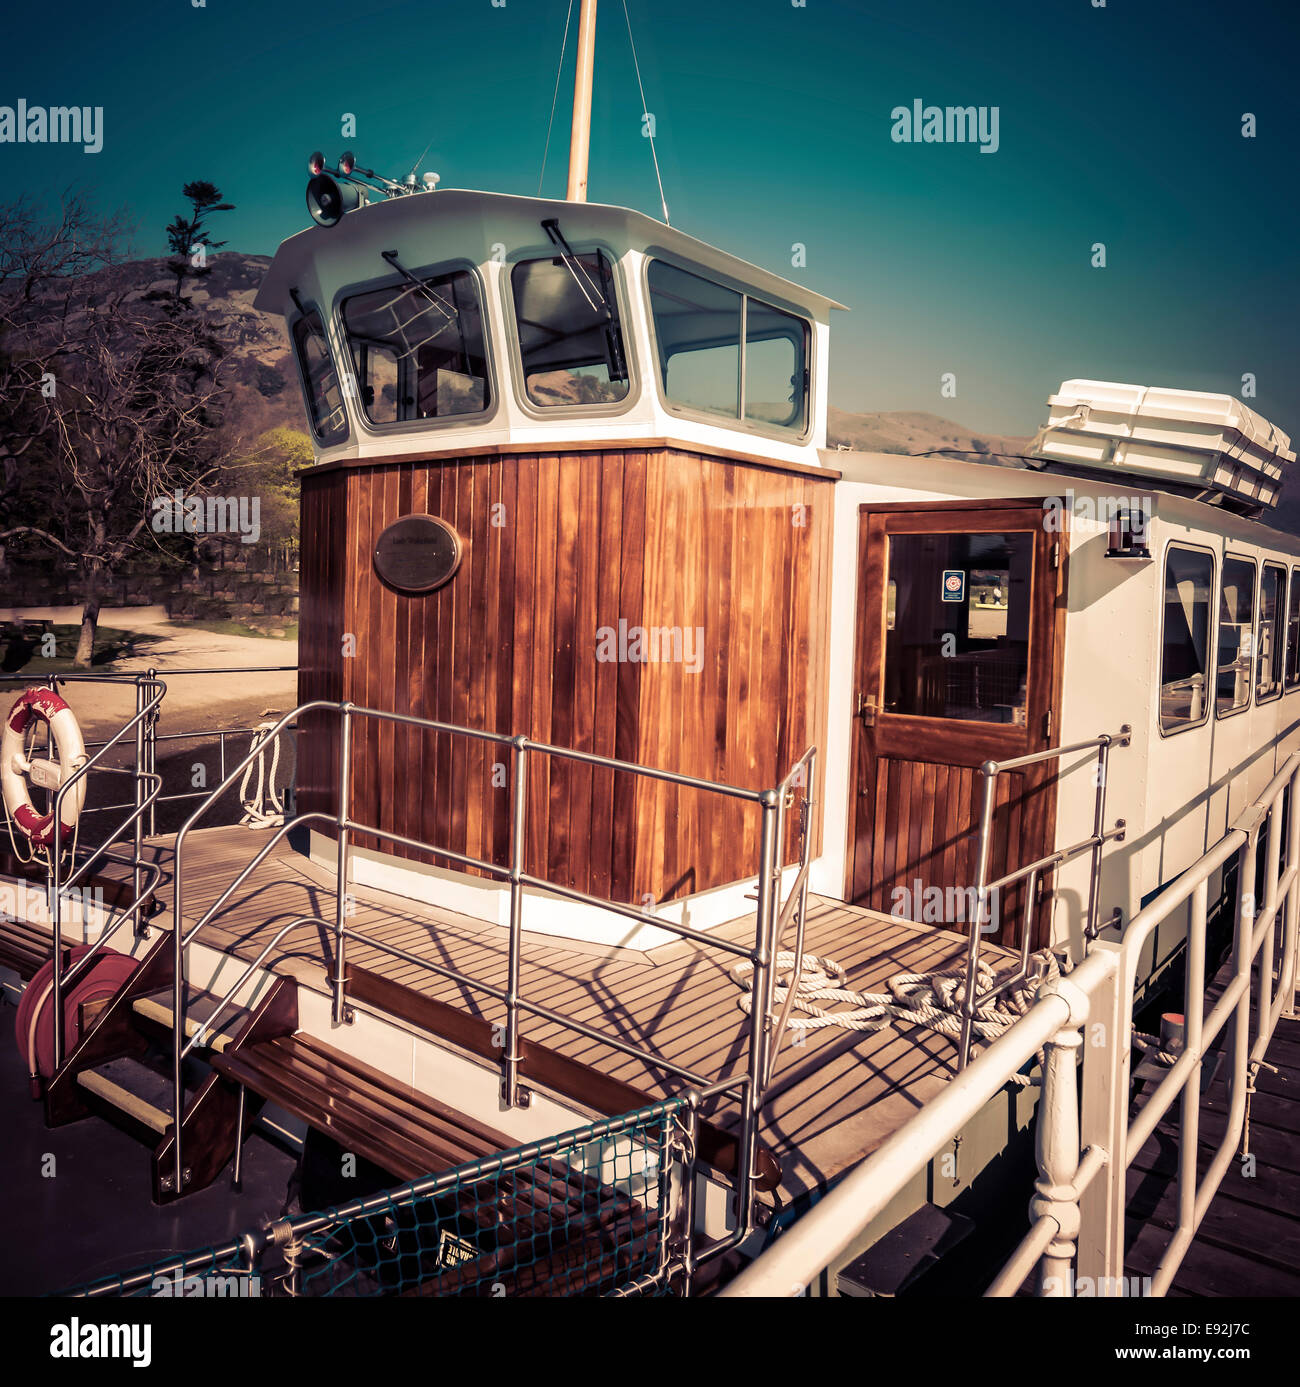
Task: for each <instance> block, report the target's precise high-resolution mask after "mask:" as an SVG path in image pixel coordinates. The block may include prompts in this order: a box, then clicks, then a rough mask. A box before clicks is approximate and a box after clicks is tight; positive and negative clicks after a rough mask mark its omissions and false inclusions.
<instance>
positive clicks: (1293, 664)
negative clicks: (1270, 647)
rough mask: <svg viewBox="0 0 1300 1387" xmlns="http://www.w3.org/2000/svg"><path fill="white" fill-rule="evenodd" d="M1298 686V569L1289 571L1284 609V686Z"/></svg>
mask: <svg viewBox="0 0 1300 1387" xmlns="http://www.w3.org/2000/svg"><path fill="white" fill-rule="evenodd" d="M1297 685H1300V568H1293V569H1292V570H1291V587H1290V591H1289V594H1288V598H1287V609H1286V686H1287V688H1288V689H1294V688H1295V687H1296V686H1297Z"/></svg>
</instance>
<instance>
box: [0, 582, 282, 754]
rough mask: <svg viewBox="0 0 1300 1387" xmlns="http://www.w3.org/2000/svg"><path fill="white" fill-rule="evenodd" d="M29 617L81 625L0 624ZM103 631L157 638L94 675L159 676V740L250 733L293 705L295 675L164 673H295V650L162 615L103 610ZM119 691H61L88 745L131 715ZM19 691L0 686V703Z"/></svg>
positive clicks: (51, 610)
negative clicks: (150, 672) (169, 735)
mask: <svg viewBox="0 0 1300 1387" xmlns="http://www.w3.org/2000/svg"><path fill="white" fill-rule="evenodd" d="M24 617H27V618H31V619H36V620H48V621H53V622H55V623H57V624H59V625H75V624H76V623H77V622H79V621H80V620H81V610H80V608H78V607H0V621H11V620H21V619H22V618H24ZM100 624H101V625H103V626H112V627H116V628H117V629H119V630H123V631H147V632H156V633H157V635H158V636H159V637H160V639H159V641H158V642H157V644H155V645H152V646H151V647H150V649H149V652H148V654H147V655H146V656H144V657H143V658H138V659H127V660H120V661H117V662H116V663H114V664H113V665H111V666H108V665H105V666H101V667H98V668H97V669H96V671H95V672H96V673H113V674H120V673H123V672H133V671H136V670H144V669H148V668H150V667H151V666H152V667H154V668H156V669H158V670H159V671H160V672H163V673H162V677H163V679H164V680H165V681H166V683H167V697H166V699H165V701H164V703H163V713H162V720H161V725H160V728H159V730H160V731H162V732H189V731H199V730H205V731H206V730H207V729H209V728H220V727H247V726H249V725H251V724H252V723H256V722H259V721H260V720H261V719H262V718H263V717H266V716H269V715H272V714H275V715H278V714H280V713H287V712H288V711H289V710H290V709H291V708H293V707H294V706H295V704H296V703H297V685H298V677H297V675H296V674H295V673H294V672H293V671H292V670H287V671H282V672H274V673H261V674H219V675H207V674H183V673H176V674H174V675H171V676H169V675H168V674H167V673H166V672H165V671H167V670H173V671H181V670H186V669H214V668H229V667H231V666H240V667H261V666H268V665H296V664H297V663H298V643H297V642H296V641H289V640H270V639H266V638H262V637H256V636H232V635H218V634H216V633H215V632H212V631H202V630H198V629H195V628H191V627H185V626H173V625H171V624H170V623H169V622H168V620H167V613H166V611H165V610H164V609H163V608H162V607H105V608H104V610H103V611H102V612H101V613H100ZM121 682H122V683H123V685H124V687H121V688H118V687H115V686H114V685H112V684H107V683H95V684H82V683H78V682H77V681H75V680H74V681H71V682H69V683H66V684H64V685H62V687H61V692H62V694H63V696H64V697H65V698H66V699H67V700H68V702H69V703H70V704H71V705H72V708H73V711H74V712H75V713H76V714H77V719H78V721H79V722H80V723H81V726H82V730H83V734H84V735H85V737H86V739H87V740H88V741H94V740H96V739H102V738H103V737H104V736H106V735H110V734H111V733H112V732H113V731H116V730H117V729H118V728H119V727H121V725H122V724H123V723H124V722H125V721H126V720H127V719H128V718H130V717H131V715H132V714H133V713H134V711H135V689H134V685H132V684H131V683H130V682H129V681H126V680H123V681H121ZM22 687H23V686H22V685H21V684H9V685H7V686H0V701H2V702H4V704H5V706H7V704H8V702H9V700H8V699H7V698H6V697H5V694H6V693H7V692H9V691H15V692H16V691H17V690H18V689H20V688H22Z"/></svg>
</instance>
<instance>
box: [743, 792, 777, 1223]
mask: <svg viewBox="0 0 1300 1387" xmlns="http://www.w3.org/2000/svg"><path fill="white" fill-rule="evenodd" d="M780 800H781V792H780V791H778V790H767V791H765V792H764V794H763V797H762V800H761V804H762V815H763V818H762V826H761V838H760V844H761V846H760V848H759V859H758V906H757V909H756V911H755V919H754V955H753V964H754V972H753V974H752V983H753V1001H752V1006H751V1009H750V1013H749V1075H748V1083H747V1086H746V1092H745V1102H744V1105H743V1107H742V1109H741V1115H742V1119H743V1121H742V1124H741V1132H740V1152H739V1159H738V1160H737V1162H736V1171H737V1179H736V1231H737V1238H738V1239H739V1240H743V1239H744V1238H746V1237H748V1236H749V1233H750V1232H751V1231H752V1229H753V1219H754V1191H753V1182H754V1175H755V1170H754V1167H755V1164H756V1162H757V1157H758V1149H757V1148H758V1119H759V1115H760V1114H761V1112H762V1110H763V1097H764V1094H763V1084H764V1080H765V1078H766V1076H767V1057H768V1050H769V1040H770V1034H771V1025H772V1000H771V999H772V975H773V971H774V969H775V965H776V960H775V959H774V958H773V956H772V936H773V932H774V927H775V923H776V911H775V910H774V908H773V899H772V877H773V871H774V865H773V864H774V863H775V860H776V846H777V845H776V834H777V823H778V819H779V817H780V816H779V805H780Z"/></svg>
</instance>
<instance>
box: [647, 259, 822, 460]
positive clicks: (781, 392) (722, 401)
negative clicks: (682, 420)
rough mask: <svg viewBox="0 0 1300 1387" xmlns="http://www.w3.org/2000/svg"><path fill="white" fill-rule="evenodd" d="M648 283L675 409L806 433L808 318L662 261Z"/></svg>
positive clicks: (663, 377)
mask: <svg viewBox="0 0 1300 1387" xmlns="http://www.w3.org/2000/svg"><path fill="white" fill-rule="evenodd" d="M646 283H647V285H648V287H649V291H650V310H651V313H652V315H653V318H654V329H655V339H656V345H657V349H658V355H659V362H658V369H659V381H660V385H661V387H662V389H663V394H664V398H665V399H666V400H667V401H668V402H669V403H670V404H673V405H678V406H681V407H682V408H684V409H686V410H689V411H693V412H697V413H702V414H711V415H717V416H720V417H722V418H725V419H735V420H738V421H743V422H745V423H748V424H753V425H757V426H759V427H761V428H765V429H780V430H789V431H790V432H792V433H797V434H802V433H803V432H804V430H805V428H806V426H807V419H808V386H809V371H808V359H809V342H810V340H811V332H810V328H809V325H808V323H807V322H806V321H805V320H804V319H803V318H798V317H796V316H795V315H794V314H793V313H787V312H785V311H784V310H783V309H780V308H776V307H774V306H773V305H771V304H769V303H764V302H763V300H761V299H758V298H755V297H754V296H753V295H752V294H745V293H741V292H738V291H737V290H734V289H728V288H726V287H725V286H723V285H721V284H715V283H714V282H713V281H712V280H708V279H704V278H702V277H701V276H700V275H696V274H690V273H689V272H687V271H686V270H679V269H678V268H677V267H676V266H675V265H670V264H668V263H667V262H666V261H663V260H655V261H652V262H651V264H650V266H649V269H648V270H647V271H646Z"/></svg>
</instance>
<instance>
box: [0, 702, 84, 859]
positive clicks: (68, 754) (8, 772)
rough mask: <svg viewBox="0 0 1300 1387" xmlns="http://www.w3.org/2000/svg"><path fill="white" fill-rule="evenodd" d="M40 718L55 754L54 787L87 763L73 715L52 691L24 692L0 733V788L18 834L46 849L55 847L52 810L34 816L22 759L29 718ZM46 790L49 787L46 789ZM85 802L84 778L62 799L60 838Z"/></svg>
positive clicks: (74, 822) (26, 764) (27, 767)
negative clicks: (55, 772)
mask: <svg viewBox="0 0 1300 1387" xmlns="http://www.w3.org/2000/svg"><path fill="white" fill-rule="evenodd" d="M34 717H35V718H44V720H45V721H46V722H47V723H49V725H50V734H51V735H52V736H53V738H54V743H55V746H56V747H57V748H58V752H59V762H58V779H57V780H56V781H55V783H54V786H53V788H57V785H58V784H61V783H62V782H63V780H65V779H66V778H67V777H68V776H70V775H72V774H73V773H75V772H76V771H79V770H80V769H81V767H82V766H84V765H85V764H86V743H85V741H84V740H83V739H82V736H81V728H80V727H78V726H77V717H76V714H75V713H74V712H73V711H72V709H71V708H69V707H68V705H67V704H66V703H65V702H64V701H63V699H61V698H60V697H59V695H58V694H56V693H55V692H54V690H53V689H28V690H27V692H26V693H24V694H23V695H22V696H21V697H20V698H19V699H18V701H17V702H16V703H15V704H14V706H13V707H12V708H10V710H9V716H8V717H7V718H6V719H5V725H4V731H3V732H2V733H0V789H3V792H4V805H5V809H6V810H7V811H8V814H9V817H10V819H11V820H12V821H13V822H14V824H16V825H17V828H18V831H19V832H20V833H21V834H22V835H23V836H24V837H25V838H28V839H30V840H31V842H33V843H35V844H36V846H37V847H40V848H48V847H52V846H53V844H54V811H53V810H51V811H50V812H49V813H48V814H41V813H38V812H37V810H36V806H35V805H34V804H33V803H32V801H31V797H30V796H29V795H28V793H27V781H26V779H25V776H26V775H27V774H28V773H29V772H30V771H31V770H32V769H33V765H32V763H31V762H30V761H28V759H27V755H26V748H25V744H24V741H23V736H24V733H26V731H27V729H28V727H29V726H30V725H31V721H32V719H33V718H34ZM46 788H47V789H49V788H51V786H50V785H49V784H47V785H46ZM85 803H86V780H85V777H84V776H83V777H82V778H81V779H80V780H78V781H77V783H76V784H75V785H74V786H73V787H72V789H71V790H69V791H68V793H67V794H66V795H64V797H63V834H62V835H61V836H62V837H64V838H65V839H66V838H67V837H68V836H69V835H70V834H71V833H72V832H73V831H74V830H75V828H76V826H77V820H78V819H79V818H80V817H81V811H82V808H83V807H84V805H85Z"/></svg>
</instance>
